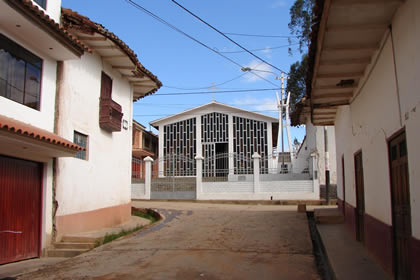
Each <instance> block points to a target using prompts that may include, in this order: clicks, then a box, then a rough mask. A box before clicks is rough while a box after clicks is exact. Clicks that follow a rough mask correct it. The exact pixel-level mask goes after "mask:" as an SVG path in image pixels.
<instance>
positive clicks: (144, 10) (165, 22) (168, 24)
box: [125, 0, 278, 96]
mask: <svg viewBox="0 0 420 280" xmlns="http://www.w3.org/2000/svg"><path fill="white" fill-rule="evenodd" d="M125 1H126V2H127V3H128V4H130V5H132V6H133V7H135V8H136V9H139V10H141V11H142V12H144V13H146V14H147V15H149V16H151V17H152V18H154V19H156V20H157V21H159V22H160V23H163V24H165V25H166V26H169V27H170V28H171V29H173V30H175V31H177V32H179V33H180V34H182V35H184V36H186V37H187V38H189V39H191V40H193V41H194V42H196V43H197V44H199V45H201V46H203V47H205V48H207V49H209V50H210V51H212V52H214V53H216V54H218V55H220V56H221V57H223V58H225V59H226V60H228V61H230V62H231V63H233V64H235V65H236V66H238V67H240V68H243V66H242V65H241V64H239V63H237V62H236V61H234V60H233V59H231V58H229V57H227V56H225V55H223V54H221V53H220V52H218V51H216V50H215V49H212V48H211V47H209V46H208V45H206V44H204V43H203V42H201V41H199V40H198V39H195V38H194V37H192V36H191V35H189V34H187V33H185V32H184V31H182V30H181V29H179V28H177V27H176V26H174V25H172V24H170V23H169V22H167V21H166V20H164V19H162V18H161V17H159V16H157V15H155V14H154V13H152V12H151V11H149V10H147V9H146V8H144V7H142V6H141V5H139V4H137V3H136V2H134V1H133V0H125ZM250 73H252V74H253V75H255V76H257V77H259V78H260V79H262V80H264V81H266V82H268V83H270V84H271V85H274V86H278V85H276V84H274V83H273V82H271V81H269V80H267V79H265V78H264V77H262V76H261V75H258V74H257V73H254V72H252V71H250ZM155 95H156V94H155ZM155 95H154V96H155Z"/></svg>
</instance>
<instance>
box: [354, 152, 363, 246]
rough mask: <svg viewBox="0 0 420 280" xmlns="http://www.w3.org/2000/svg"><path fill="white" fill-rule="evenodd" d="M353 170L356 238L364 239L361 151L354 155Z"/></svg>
mask: <svg viewBox="0 0 420 280" xmlns="http://www.w3.org/2000/svg"><path fill="white" fill-rule="evenodd" d="M354 170H355V173H356V203H357V205H356V238H357V240H358V241H360V242H364V241H365V188H364V182H363V181H364V180H363V160H362V152H358V153H356V154H355V155H354Z"/></svg>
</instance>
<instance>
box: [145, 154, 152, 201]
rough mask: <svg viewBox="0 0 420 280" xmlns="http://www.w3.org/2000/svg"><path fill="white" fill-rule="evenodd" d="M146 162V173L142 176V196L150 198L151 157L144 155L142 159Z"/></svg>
mask: <svg viewBox="0 0 420 280" xmlns="http://www.w3.org/2000/svg"><path fill="white" fill-rule="evenodd" d="M144 162H145V163H146V172H145V173H146V174H145V176H144V196H145V198H146V199H150V189H151V187H152V162H153V159H152V158H151V157H146V158H145V159H144Z"/></svg>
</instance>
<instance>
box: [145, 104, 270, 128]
mask: <svg viewBox="0 0 420 280" xmlns="http://www.w3.org/2000/svg"><path fill="white" fill-rule="evenodd" d="M207 108H212V109H214V112H219V113H246V114H251V115H254V116H255V117H257V118H258V119H264V120H266V121H270V122H278V119H277V118H274V117H271V116H267V115H264V114H260V113H256V112H252V111H248V110H245V109H241V108H238V107H234V106H230V105H227V104H224V103H221V102H218V101H211V102H209V103H207V104H204V105H201V106H198V107H194V108H191V109H188V110H185V111H183V112H181V113H178V114H174V115H170V116H167V117H164V118H161V119H158V120H155V121H152V122H150V124H151V125H152V126H154V127H155V128H158V126H159V124H160V123H162V122H166V121H169V120H171V119H175V118H178V117H182V116H187V115H190V114H194V113H197V112H198V111H201V110H206V109H207Z"/></svg>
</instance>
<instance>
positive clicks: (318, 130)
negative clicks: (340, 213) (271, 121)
mask: <svg viewBox="0 0 420 280" xmlns="http://www.w3.org/2000/svg"><path fill="white" fill-rule="evenodd" d="M296 108H297V109H296V110H295V111H294V112H292V115H291V123H292V125H293V126H298V125H305V132H306V134H305V138H304V139H303V141H302V143H301V145H300V147H299V150H298V151H297V153H296V155H295V159H294V161H293V163H294V165H293V169H294V172H305V170H307V171H308V172H309V173H312V172H313V166H314V164H313V163H312V162H311V161H312V160H315V166H316V173H317V174H316V176H317V177H318V178H319V184H320V192H321V198H325V199H326V192H327V189H326V184H327V176H329V188H328V193H329V196H330V197H333V198H336V194H337V185H336V184H337V163H336V147H335V129H334V126H322V125H318V126H315V125H313V124H312V122H311V118H310V106H309V102H305V100H304V99H303V100H302V101H301V102H299V103H298V104H297V106H296ZM326 170H327V171H328V175H326V174H327V173H326Z"/></svg>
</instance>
